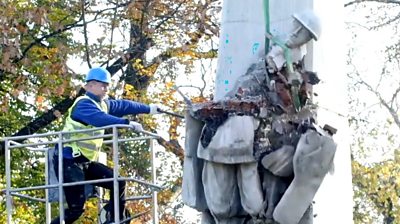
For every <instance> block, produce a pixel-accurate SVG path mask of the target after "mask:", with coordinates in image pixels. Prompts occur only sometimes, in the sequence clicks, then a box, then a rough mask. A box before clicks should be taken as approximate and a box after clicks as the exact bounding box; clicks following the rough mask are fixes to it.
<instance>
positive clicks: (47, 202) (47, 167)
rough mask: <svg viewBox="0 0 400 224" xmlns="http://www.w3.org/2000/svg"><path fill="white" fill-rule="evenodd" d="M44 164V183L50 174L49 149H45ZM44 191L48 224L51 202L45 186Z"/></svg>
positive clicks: (47, 181)
mask: <svg viewBox="0 0 400 224" xmlns="http://www.w3.org/2000/svg"><path fill="white" fill-rule="evenodd" d="M44 153H45V164H44V172H45V183H46V185H49V184H50V175H49V169H50V167H49V159H53V158H49V150H46V151H45V152H44ZM44 193H45V198H46V204H45V211H46V224H49V223H50V222H51V204H50V202H49V189H48V188H46V189H45V190H44Z"/></svg>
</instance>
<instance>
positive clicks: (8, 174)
mask: <svg viewBox="0 0 400 224" xmlns="http://www.w3.org/2000/svg"><path fill="white" fill-rule="evenodd" d="M5 146H6V147H5V159H6V161H5V162H6V207H7V224H11V223H12V203H11V192H10V190H11V150H10V149H9V148H8V147H9V146H10V142H9V141H8V140H6V141H5Z"/></svg>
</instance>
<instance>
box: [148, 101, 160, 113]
mask: <svg viewBox="0 0 400 224" xmlns="http://www.w3.org/2000/svg"><path fill="white" fill-rule="evenodd" d="M149 107H150V113H149V114H159V113H160V111H159V109H160V108H159V107H158V106H157V105H156V104H153V103H151V104H149Z"/></svg>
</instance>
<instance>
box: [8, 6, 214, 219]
mask: <svg viewBox="0 0 400 224" xmlns="http://www.w3.org/2000/svg"><path fill="white" fill-rule="evenodd" d="M0 7H2V8H3V10H2V11H1V12H0V21H2V23H1V25H0V29H1V31H2V32H1V34H0V35H1V37H2V38H1V40H0V50H1V52H0V54H1V57H0V58H1V59H2V61H1V64H0V80H1V83H2V85H1V87H0V96H1V101H0V111H1V112H0V124H1V125H0V135H1V136H3V137H4V136H21V135H28V134H34V133H41V132H47V131H53V130H59V129H60V126H61V124H62V123H63V119H64V117H63V114H64V113H65V112H66V110H67V109H68V108H69V106H71V105H72V103H73V101H74V99H75V98H76V97H77V96H79V95H81V94H83V93H84V90H83V89H82V88H81V86H80V83H81V82H82V80H83V77H84V73H85V70H87V68H90V67H92V66H104V67H106V68H107V69H108V70H109V71H110V73H111V74H112V75H113V76H115V77H114V78H115V79H116V80H117V81H116V83H118V84H117V85H115V86H114V87H113V89H112V91H111V97H115V98H118V97H121V95H122V96H123V97H124V98H127V99H132V100H136V101H141V102H145V103H150V102H155V103H161V104H163V105H164V106H165V107H166V108H165V109H169V110H172V111H178V112H179V111H181V112H182V111H183V108H184V105H183V104H182V103H181V102H180V100H179V98H177V97H176V95H175V94H174V93H175V90H174V89H173V88H171V87H172V86H173V85H174V84H175V79H176V77H177V76H178V75H180V76H184V75H186V76H188V78H192V77H190V76H199V75H205V74H199V73H198V72H197V73H195V72H196V71H195V70H196V69H197V68H198V66H199V63H202V62H206V63H209V60H212V59H213V58H215V57H216V52H217V50H216V48H215V47H216V44H215V42H216V40H217V35H218V26H219V24H218V22H217V15H218V13H219V11H220V8H221V3H220V1H217V0H203V1H192V0H190V1H189V0H175V1H168V0H164V1H163V0H156V1H154V0H153V1H150V0H142V1H131V0H125V1H122V0H116V1H105V0H104V1H85V0H79V1H78V0H76V1H50V0H39V1H30V0H25V1H21V0H10V1H0ZM71 61H75V63H74V64H71ZM76 61H82V62H83V63H81V64H79V63H77V62H76ZM203 66H206V64H203ZM81 68H85V69H81ZM193 86H194V87H195V88H197V89H198V90H200V94H199V95H200V96H201V97H207V90H208V88H209V87H208V86H206V85H205V83H201V85H197V86H196V85H193ZM121 92H122V93H121ZM136 119H139V120H141V122H143V123H144V124H145V125H146V127H147V128H148V129H151V130H156V129H158V128H163V126H166V128H167V130H168V137H165V138H162V139H160V140H159V144H160V145H162V146H163V147H164V148H165V149H166V151H167V152H165V153H164V154H165V155H166V158H168V159H169V158H170V157H175V158H177V159H178V161H180V163H182V158H183V157H182V155H183V148H182V146H181V144H180V142H181V141H180V140H181V139H180V136H179V128H181V125H182V123H181V121H179V120H177V119H176V118H171V117H165V118H163V121H165V122H163V125H157V124H159V122H156V121H155V120H154V119H152V118H150V117H148V116H143V117H138V118H136ZM50 124H51V125H50ZM127 147H133V148H134V149H137V150H143V149H144V146H143V145H140V146H127ZM3 153H4V152H3ZM13 158H15V159H16V161H15V162H16V163H18V162H19V161H28V162H27V163H26V164H25V163H23V164H24V165H23V167H21V168H22V170H24V172H28V171H29V170H30V169H31V168H32V166H33V164H34V163H35V161H37V159H35V157H34V156H32V154H31V153H26V154H25V153H21V154H20V155H18V159H17V157H16V156H15V157H13ZM139 159H140V158H137V160H131V165H132V164H135V163H137V162H138V160H139ZM0 164H1V167H2V168H3V169H2V170H4V159H2V160H1V162H0ZM19 164H21V163H20V162H19ZM142 165H143V166H145V165H146V164H142ZM37 166H38V169H39V168H40V164H37ZM136 168H138V167H136ZM136 168H135V169H136ZM139 168H140V169H143V170H145V167H139ZM132 169H133V168H132ZM24 172H21V175H20V176H18V177H17V178H16V180H15V183H16V184H19V183H21V184H29V180H28V179H26V178H25V177H26V174H27V173H24ZM128 172H129V171H128ZM178 174H179V173H178ZM29 175H33V176H31V178H30V179H35V180H38V181H39V180H40V179H41V178H43V176H42V175H43V173H41V172H37V173H34V174H29ZM143 175H145V174H143ZM0 178H1V180H2V181H1V182H2V184H3V183H4V178H5V177H4V173H2V174H1V176H0ZM165 179H167V180H168V181H165V187H166V189H167V190H166V191H164V192H163V194H161V196H162V197H163V198H162V199H160V204H161V205H162V206H161V207H162V208H163V206H164V207H165V206H166V207H168V204H169V203H170V202H171V201H170V200H171V199H174V197H173V196H174V195H176V192H179V190H177V188H176V186H179V183H180V175H177V174H174V175H173V177H172V178H170V179H168V177H165ZM35 194H40V192H37V193H35ZM2 200H4V199H2ZM18 203H19V204H20V205H22V206H23V205H28V204H27V203H28V202H26V201H24V200H21V201H19V202H18ZM26 207H27V208H28V209H24V210H18V212H17V215H16V216H18V217H23V216H27V215H28V214H29V215H28V216H29V222H30V223H32V222H40V220H42V219H41V218H42V217H43V216H40V215H39V214H43V210H42V209H43V208H36V207H33V206H26ZM1 211H5V210H4V209H1ZM163 217H165V220H171V219H170V217H169V216H168V214H167V213H165V214H164V215H163ZM4 218H5V216H4V212H2V216H1V218H0V221H4ZM165 222H166V223H167V221H165Z"/></svg>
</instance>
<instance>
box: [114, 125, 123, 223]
mask: <svg viewBox="0 0 400 224" xmlns="http://www.w3.org/2000/svg"><path fill="white" fill-rule="evenodd" d="M112 147H113V162H114V169H113V185H114V221H115V223H119V222H120V218H121V217H119V187H118V185H119V183H118V176H119V175H118V173H119V172H118V169H119V161H118V157H119V156H118V154H119V152H118V130H117V127H115V126H114V127H113V143H112Z"/></svg>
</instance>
